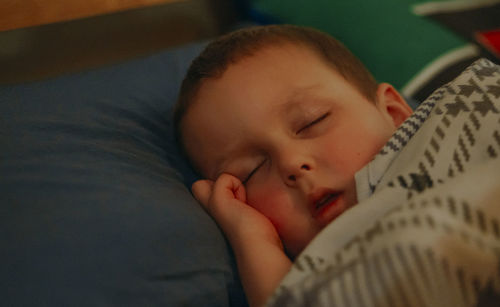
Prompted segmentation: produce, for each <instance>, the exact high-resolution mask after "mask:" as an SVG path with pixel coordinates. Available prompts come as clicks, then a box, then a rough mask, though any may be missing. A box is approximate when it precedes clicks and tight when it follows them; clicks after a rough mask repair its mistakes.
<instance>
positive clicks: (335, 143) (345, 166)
mask: <svg viewBox="0 0 500 307" xmlns="http://www.w3.org/2000/svg"><path fill="white" fill-rule="evenodd" d="M342 131H344V132H343V133H341V134H339V133H336V134H335V135H331V136H330V137H329V139H328V140H325V142H324V146H322V148H319V150H321V151H322V155H323V156H324V157H325V159H326V160H328V161H330V165H332V167H333V168H334V171H336V172H337V173H340V174H344V175H345V176H348V177H351V176H354V174H355V173H356V172H357V171H359V170H360V169H361V168H363V167H364V166H365V165H366V164H368V163H369V162H370V161H371V160H372V159H373V157H374V156H375V155H376V154H377V153H378V152H379V151H380V149H381V148H382V146H383V145H384V144H385V143H386V141H387V140H388V139H389V137H390V134H389V135H387V134H386V133H384V134H381V133H378V132H375V131H369V130H366V129H356V128H351V129H344V130H342Z"/></svg>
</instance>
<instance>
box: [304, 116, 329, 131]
mask: <svg viewBox="0 0 500 307" xmlns="http://www.w3.org/2000/svg"><path fill="white" fill-rule="evenodd" d="M329 115H330V112H326V113H325V114H323V115H321V116H320V117H318V118H316V119H315V120H313V121H312V122H310V123H308V124H307V125H305V126H304V127H302V128H300V129H299V130H298V131H297V132H296V134H299V133H301V132H302V131H304V130H306V129H308V128H310V127H311V126H314V125H315V124H317V123H319V122H320V121H322V120H323V119H325V118H327V117H328V116H329Z"/></svg>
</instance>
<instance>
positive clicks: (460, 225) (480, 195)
mask: <svg viewBox="0 0 500 307" xmlns="http://www.w3.org/2000/svg"><path fill="white" fill-rule="evenodd" d="M499 110H500V66H496V65H494V64H493V63H491V62H489V61H487V60H484V59H483V60H479V61H477V62H475V63H474V64H473V65H471V66H470V67H469V68H468V69H466V70H465V71H464V72H463V73H462V74H461V75H460V76H459V77H457V79H455V80H454V81H453V82H451V83H449V84H447V85H445V86H443V87H441V88H440V89H438V90H436V91H435V92H434V93H433V94H432V95H431V96H430V97H429V98H428V99H427V100H426V101H425V102H423V103H422V104H421V105H420V106H419V108H418V109H417V110H416V111H415V112H414V114H413V115H412V116H411V117H410V118H409V119H408V120H406V121H405V122H404V123H403V124H402V125H401V127H400V128H399V129H398V130H397V131H396V133H395V134H394V135H393V137H392V138H391V139H390V140H389V142H388V143H387V144H386V145H385V147H384V148H383V149H382V150H381V152H380V153H379V154H378V155H377V156H376V157H375V159H374V160H373V161H372V162H371V163H370V164H368V165H367V166H366V167H365V168H363V169H362V170H361V171H360V172H358V174H356V184H357V189H358V200H359V201H360V202H359V204H358V205H357V206H355V207H353V208H352V209H350V210H349V211H347V212H345V213H344V214H343V215H341V216H340V217H339V218H338V219H336V220H335V222H333V223H331V224H330V225H328V226H327V227H326V228H325V229H324V230H323V231H322V232H321V233H320V234H319V235H318V236H317V237H316V238H315V239H314V240H313V241H312V242H311V243H310V244H309V245H308V247H307V248H306V249H305V250H304V251H303V252H302V253H301V255H299V257H297V259H296V261H295V263H294V265H293V267H292V269H291V270H290V272H289V273H288V275H287V276H286V277H285V278H284V280H283V281H282V283H281V285H280V287H279V288H278V289H277V290H276V292H275V294H274V295H273V297H272V298H271V299H270V300H269V302H268V306H279V307H282V306H380V307H385V306H405V307H409V306H419V307H421V306H453V307H459V306H500V157H499V156H500V113H499Z"/></svg>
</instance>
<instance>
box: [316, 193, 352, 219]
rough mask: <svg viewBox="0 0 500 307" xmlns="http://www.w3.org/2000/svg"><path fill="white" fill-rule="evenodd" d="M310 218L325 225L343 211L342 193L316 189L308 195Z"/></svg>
mask: <svg viewBox="0 0 500 307" xmlns="http://www.w3.org/2000/svg"><path fill="white" fill-rule="evenodd" d="M309 207H310V210H311V212H312V216H313V218H314V219H316V220H317V221H318V222H319V223H320V224H322V225H326V224H328V223H330V222H331V221H333V220H334V219H336V218H337V217H338V216H339V215H340V214H342V212H344V211H345V209H346V207H345V201H344V193H343V192H342V191H336V190H333V189H318V190H317V191H315V192H314V193H311V194H310V195H309Z"/></svg>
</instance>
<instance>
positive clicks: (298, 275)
mask: <svg viewBox="0 0 500 307" xmlns="http://www.w3.org/2000/svg"><path fill="white" fill-rule="evenodd" d="M464 74H466V76H463V78H462V79H463V80H459V81H457V82H466V83H465V84H457V85H454V84H453V82H452V83H450V84H448V85H447V86H445V87H444V88H442V89H440V90H439V91H436V92H435V93H434V94H433V95H432V96H431V97H430V98H429V99H428V100H426V101H425V102H424V103H422V104H421V105H420V106H419V108H418V109H417V110H416V111H415V113H412V110H411V108H410V107H409V106H408V104H407V103H406V101H405V99H404V98H403V97H402V96H401V95H400V94H399V93H398V92H397V90H396V89H395V88H394V87H393V86H391V85H390V84H387V83H380V84H378V83H377V82H376V81H375V80H374V78H373V77H372V75H371V74H370V73H369V72H368V71H367V69H366V68H365V67H364V66H363V65H362V64H361V62H360V61H359V60H358V59H357V58H356V57H355V56H353V55H352V54H351V53H350V52H349V51H348V50H347V49H346V48H345V47H344V46H343V45H342V44H341V43H340V42H338V41H337V40H335V39H334V38H332V37H331V36H329V35H327V34H324V33H322V32H320V31H317V30H314V29H310V28H305V27H298V26H291V25H280V26H262V27H253V28H247V29H242V30H238V31H236V32H233V33H230V34H228V35H225V36H223V37H221V38H219V39H217V40H216V41H214V42H212V43H211V44H209V45H208V46H207V48H206V49H205V50H204V51H203V52H202V54H201V55H200V56H198V58H196V59H195V60H194V61H193V63H192V64H191V67H190V68H189V70H188V72H187V75H186V77H185V79H184V81H183V83H182V87H181V90H180V95H179V101H178V104H177V106H176V110H175V118H174V120H175V127H176V134H177V138H178V141H179V144H180V146H181V147H182V149H183V151H184V153H185V154H186V156H187V157H188V159H189V161H190V162H191V164H192V165H193V167H194V168H195V169H196V170H197V171H198V172H199V174H200V175H201V176H202V177H203V178H204V179H202V180H198V181H196V182H195V183H194V184H193V186H192V192H193V194H194V196H195V198H196V199H197V200H198V201H199V202H200V203H201V204H202V205H203V207H204V208H205V209H206V210H207V211H208V213H209V214H210V215H211V216H212V217H213V218H214V219H215V221H216V222H217V223H218V225H219V226H220V228H221V229H222V231H223V232H224V234H225V236H226V237H227V239H228V241H229V243H230V244H231V247H232V248H233V251H234V254H235V256H236V260H237V265H238V270H239V273H240V277H241V280H242V284H243V287H244V290H245V293H246V295H247V298H248V301H249V304H250V306H261V305H263V304H265V303H267V304H268V305H270V306H335V305H340V306H348V305H352V306H386V305H387V306H389V305H391V306H412V305H414V306H437V305H439V306H447V305H450V306H462V305H463V306H469V305H470V306H475V303H476V302H477V301H479V300H480V299H481V297H482V296H481V295H482V294H481V293H483V292H484V293H490V294H491V293H496V291H498V289H499V288H500V281H499V278H500V276H499V267H498V264H499V260H498V259H499V257H500V242H499V240H500V230H499V228H498V225H499V224H498V223H497V221H498V218H499V217H500V208H498V207H499V206H500V205H499V203H498V202H499V201H498V200H499V199H500V193H499V191H500V184H499V180H498V179H500V177H499V174H500V167H499V162H498V158H497V156H498V154H500V134H499V130H500V129H499V128H500V121H499V118H500V117H499V114H498V108H499V105H500V102H499V98H500V94H499V93H500V81H498V80H500V76H499V74H500V72H499V68H498V66H495V65H494V64H492V63H491V62H488V61H486V60H483V61H482V62H478V63H476V64H475V66H471V68H469V69H468V70H467V71H466V72H464ZM467 74H468V75H467ZM469 79H470V81H469ZM464 80H465V81H464ZM492 80H493V81H492ZM467 82H469V83H467ZM495 82H496V83H495ZM448 96H449V97H448ZM462 96H463V97H462ZM450 97H451V98H450ZM450 203H451V204H453V205H450ZM493 205H495V206H493ZM464 210H465V211H464ZM334 221H335V222H334ZM495 223H496V224H495ZM495 225H496V226H495ZM483 226H484V227H483ZM495 227H497V228H495ZM495 231H496V232H495ZM471 242H473V243H471ZM478 242H479V243H478ZM478 246H480V248H478ZM478 251H479V252H478ZM429 255H431V256H429ZM428 257H431V258H432V259H434V262H432V261H430V260H429V259H427V258H428ZM424 258H425V259H424ZM292 261H294V264H293V265H292ZM470 261H474V262H473V263H471V262H470ZM443 263H445V266H444V267H440V268H437V267H438V266H440V265H444V264H443ZM476 264H477V265H476ZM436 274H438V275H439V276H440V277H439V278H438V277H435V276H434V275H436ZM429 283H431V284H432V287H431V286H430V284H429ZM455 288H456V289H455ZM457 289H458V290H457ZM485 289H486V290H487V291H486V290H485ZM483 290H484V291H483ZM481 291H483V292H481ZM488 291H489V292H488ZM457 304H458V305H457ZM471 304H472V305H471Z"/></svg>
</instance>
